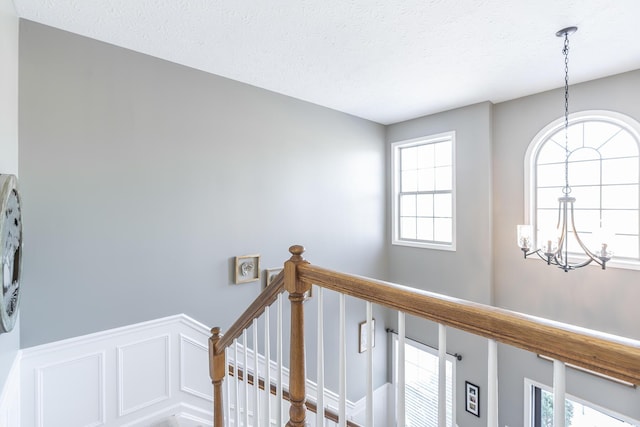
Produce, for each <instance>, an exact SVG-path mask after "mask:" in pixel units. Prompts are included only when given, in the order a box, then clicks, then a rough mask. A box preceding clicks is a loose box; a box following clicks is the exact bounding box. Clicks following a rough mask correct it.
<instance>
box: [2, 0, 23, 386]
mask: <svg viewBox="0 0 640 427" xmlns="http://www.w3.org/2000/svg"><path fill="white" fill-rule="evenodd" d="M0 64H1V65H0V173H9V174H14V175H17V174H18V17H17V15H16V11H15V9H14V7H13V2H12V1H11V0H0ZM19 184H20V183H19ZM19 348H20V320H19V319H18V321H17V322H16V325H15V327H14V328H13V330H12V331H11V332H10V333H5V334H0V393H1V391H2V388H3V386H4V384H5V381H6V379H7V376H8V375H9V369H10V368H11V365H12V363H13V359H14V358H15V356H16V354H17V352H18V349H19Z"/></svg>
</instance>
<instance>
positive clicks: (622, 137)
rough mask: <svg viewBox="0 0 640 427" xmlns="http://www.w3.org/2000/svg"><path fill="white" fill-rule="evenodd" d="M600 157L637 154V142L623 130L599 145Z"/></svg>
mask: <svg viewBox="0 0 640 427" xmlns="http://www.w3.org/2000/svg"><path fill="white" fill-rule="evenodd" d="M600 154H602V157H604V158H607V157H628V156H637V155H638V142H637V141H636V139H635V138H634V137H633V136H632V135H631V134H630V133H629V132H627V131H626V130H623V131H622V132H620V133H619V134H617V135H616V136H615V138H613V139H611V140H610V141H609V142H607V143H606V144H604V145H603V146H602V147H600Z"/></svg>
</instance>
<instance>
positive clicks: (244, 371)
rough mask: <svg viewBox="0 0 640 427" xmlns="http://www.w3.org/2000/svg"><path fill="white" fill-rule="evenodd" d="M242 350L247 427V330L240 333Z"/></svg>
mask: <svg viewBox="0 0 640 427" xmlns="http://www.w3.org/2000/svg"><path fill="white" fill-rule="evenodd" d="M242 348H243V353H244V364H243V365H242V372H243V375H244V378H243V379H244V381H243V383H244V425H245V427H249V369H248V366H249V362H248V356H247V353H248V351H247V330H246V329H245V330H244V331H242Z"/></svg>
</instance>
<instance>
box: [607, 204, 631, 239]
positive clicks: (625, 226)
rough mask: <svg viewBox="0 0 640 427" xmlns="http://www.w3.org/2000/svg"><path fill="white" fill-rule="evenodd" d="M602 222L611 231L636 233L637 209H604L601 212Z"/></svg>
mask: <svg viewBox="0 0 640 427" xmlns="http://www.w3.org/2000/svg"><path fill="white" fill-rule="evenodd" d="M602 222H603V224H602V225H603V226H604V227H606V228H608V229H609V230H611V232H613V233H618V234H620V233H626V234H638V228H639V227H638V211H637V210H629V211H619V210H605V211H603V212H602Z"/></svg>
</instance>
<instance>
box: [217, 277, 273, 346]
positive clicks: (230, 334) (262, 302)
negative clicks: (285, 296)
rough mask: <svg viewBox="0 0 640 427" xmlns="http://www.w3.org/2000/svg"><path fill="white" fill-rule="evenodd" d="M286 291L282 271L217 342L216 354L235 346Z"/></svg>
mask: <svg viewBox="0 0 640 427" xmlns="http://www.w3.org/2000/svg"><path fill="white" fill-rule="evenodd" d="M283 291H284V271H281V272H280V273H279V274H278V275H277V276H276V278H275V279H274V280H273V282H271V284H270V285H269V286H267V287H266V288H265V289H264V290H263V291H262V293H260V295H258V298H256V299H255V301H253V302H252V303H251V305H250V306H249V307H248V308H247V309H246V310H245V311H244V313H242V315H241V316H240V317H239V318H238V320H236V321H235V323H234V324H233V325H232V326H231V328H229V330H228V331H227V332H226V333H225V334H224V335H223V336H222V338H220V340H219V341H218V342H216V347H215V350H216V353H222V352H223V351H224V349H226V348H227V347H229V346H231V344H233V340H235V339H236V338H238V337H239V336H240V335H242V331H244V330H245V329H247V328H248V327H249V325H251V322H253V320H254V319H257V318H258V317H259V316H260V315H261V314H262V312H264V309H265V307H267V306H270V305H271V304H273V303H274V302H275V300H276V299H277V298H278V295H279V294H281V293H282V292H283Z"/></svg>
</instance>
